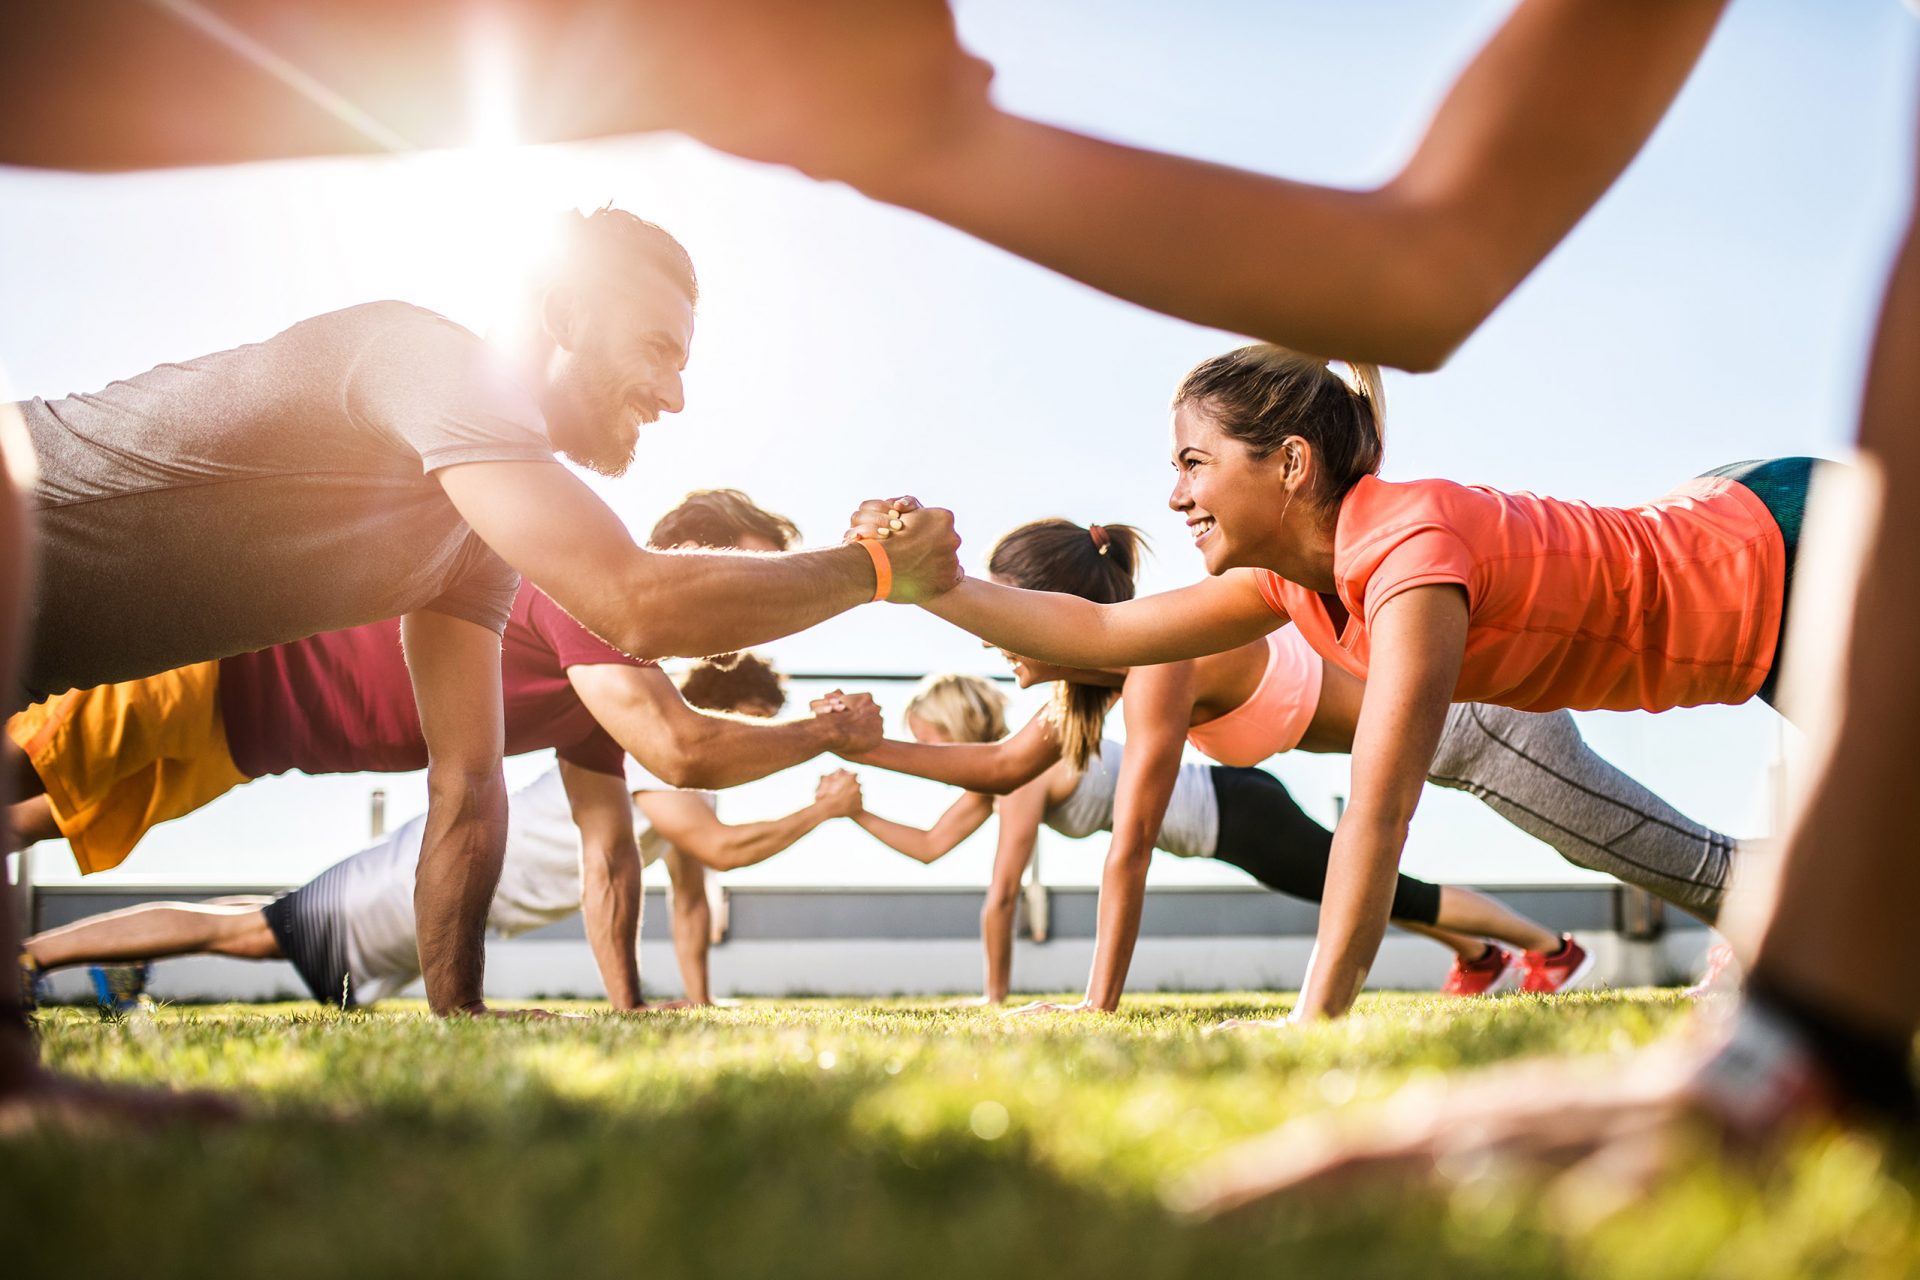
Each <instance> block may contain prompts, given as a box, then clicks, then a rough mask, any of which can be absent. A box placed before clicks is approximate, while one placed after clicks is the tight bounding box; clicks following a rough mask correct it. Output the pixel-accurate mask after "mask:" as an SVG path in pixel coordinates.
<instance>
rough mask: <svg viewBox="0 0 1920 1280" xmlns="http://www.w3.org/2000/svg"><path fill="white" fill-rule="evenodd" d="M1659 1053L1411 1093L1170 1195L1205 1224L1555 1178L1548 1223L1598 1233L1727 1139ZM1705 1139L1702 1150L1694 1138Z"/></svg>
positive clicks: (1316, 1119)
mask: <svg viewBox="0 0 1920 1280" xmlns="http://www.w3.org/2000/svg"><path fill="white" fill-rule="evenodd" d="M1690 1079H1691V1071H1690V1069H1689V1068H1688V1066H1687V1065H1686V1063H1685V1061H1684V1059H1683V1058H1682V1056H1681V1055H1679V1054H1676V1053H1674V1052H1673V1051H1671V1050H1661V1049H1655V1050H1645V1051H1642V1052H1640V1053H1639V1054H1637V1055H1636V1056H1635V1058H1634V1059H1633V1060H1632V1061H1631V1062H1630V1063H1629V1064H1628V1065H1627V1069H1626V1070H1624V1071H1623V1070H1622V1069H1621V1065H1620V1063H1619V1061H1618V1060H1617V1059H1609V1060H1604V1061H1603V1060H1591V1061H1588V1062H1580V1063H1569V1062H1567V1061H1566V1060H1565V1059H1541V1060H1538V1061H1534V1062H1526V1063H1518V1064H1513V1065H1510V1066H1505V1067H1498V1068H1494V1069H1491V1070H1487V1071H1482V1072H1479V1073H1477V1074H1475V1075H1471V1076H1468V1077H1465V1078H1462V1079H1457V1080H1451V1081H1444V1082H1438V1083H1432V1084H1419V1085H1411V1086H1408V1087H1406V1088H1404V1089H1402V1090H1400V1092H1399V1093H1397V1094H1395V1095H1393V1096H1392V1097H1391V1098H1389V1099H1387V1100H1386V1101H1385V1102H1384V1103H1382V1104H1379V1105H1377V1106H1374V1107H1371V1108H1366V1109H1358V1108H1356V1109H1354V1110H1351V1111H1348V1112H1339V1111H1335V1112H1329V1113H1325V1114H1321V1115H1316V1116H1311V1117H1308V1118H1306V1119H1304V1120H1298V1121H1295V1122H1293V1123H1291V1124H1286V1125H1283V1126H1281V1127H1280V1128H1278V1129H1276V1130H1274V1131H1273V1132H1272V1133H1270V1134H1268V1135H1267V1136H1265V1137H1262V1138H1256V1139H1253V1140H1252V1141H1249V1142H1246V1143H1243V1144H1241V1145H1240V1146H1239V1147H1236V1148H1234V1149H1232V1150H1230V1151H1228V1152H1227V1153H1226V1154H1225V1155H1224V1156H1221V1157H1219V1158H1217V1159H1215V1160H1213V1161H1211V1162H1210V1163H1208V1164H1205V1165H1203V1166H1201V1168H1200V1169H1199V1170H1198V1171H1197V1172H1195V1173H1193V1174H1190V1175H1188V1176H1186V1177H1184V1178H1181V1179H1180V1180H1178V1181H1177V1182H1175V1183H1174V1184H1173V1185H1172V1186H1170V1187H1169V1189H1168V1192H1167V1199H1168V1200H1169V1202H1171V1203H1173V1204H1174V1205H1176V1206H1177V1207H1179V1208H1182V1209H1185V1210H1188V1211H1191V1212H1197V1213H1202V1214H1207V1215H1213V1214H1219V1213H1226V1212H1232V1211H1236V1210H1240V1209H1243V1208H1246V1207H1248V1206H1251V1205H1255V1204H1258V1203H1261V1202H1264V1201H1269V1200H1275V1199H1280V1198H1299V1199H1311V1198H1319V1197H1333V1196H1341V1195H1346V1194H1350V1193H1352V1192H1353V1191H1354V1190H1356V1189H1361V1188H1364V1189H1367V1190H1369V1191H1375V1192H1385V1193H1392V1192H1393V1191H1396V1190H1404V1189H1406V1188H1408V1187H1410V1186H1416V1185H1424V1186H1429V1187H1431V1186H1446V1185H1449V1184H1458V1183H1465V1182H1468V1181H1471V1180H1473V1179H1476V1178H1481V1177H1484V1176H1486V1175H1488V1174H1494V1173H1506V1174H1509V1175H1513V1174H1519V1175H1525V1176H1532V1177H1539V1176H1541V1175H1542V1174H1558V1176H1557V1177H1556V1178H1555V1179H1554V1180H1553V1182H1552V1183H1551V1184H1550V1186H1549V1187H1548V1189H1547V1192H1546V1194H1547V1195H1548V1196H1549V1197H1550V1203H1551V1205H1552V1206H1553V1208H1554V1211H1555V1212H1556V1213H1559V1214H1563V1215H1572V1216H1574V1217H1575V1218H1576V1219H1578V1220H1585V1221H1589V1222H1592V1221H1597V1220H1599V1219H1600V1218H1604V1217H1606V1216H1608V1215H1610V1214H1612V1213H1614V1212H1616V1211H1618V1210H1619V1209H1622V1208H1625V1207H1626V1206H1627V1205H1628V1204H1629V1203H1630V1202H1631V1201H1632V1200H1634V1199H1636V1198H1638V1197H1639V1196H1640V1195H1642V1194H1644V1193H1645V1191H1646V1190H1647V1189H1648V1188H1649V1187H1650V1186H1651V1185H1652V1183H1653V1182H1654V1181H1655V1180H1656V1178H1657V1177H1658V1175H1659V1174H1660V1173H1661V1172H1662V1171H1664V1170H1665V1169H1668V1168H1670V1167H1672V1166H1673V1165H1674V1164H1675V1163H1676V1162H1677V1160H1678V1158H1679V1157H1680V1156H1681V1155H1682V1154H1683V1153H1685V1152H1686V1151H1687V1150H1689V1149H1693V1150H1696V1151H1699V1150H1706V1151H1711V1152H1716V1153H1722V1154H1723V1153H1724V1151H1725V1150H1726V1147H1725V1145H1724V1142H1725V1139H1726V1137H1727V1135H1728V1131H1727V1130H1726V1129H1725V1128H1723V1127H1722V1126H1720V1125H1719V1124H1717V1123H1715V1122H1713V1121H1712V1120H1711V1119H1710V1118H1709V1116H1708V1114H1707V1112H1706V1110H1705V1109H1704V1108H1703V1107H1702V1106H1701V1105H1700V1103H1699V1099H1698V1097H1697V1095H1696V1094H1695V1093H1694V1092H1693V1091H1692V1090H1691V1089H1690V1088H1689V1081H1690ZM1707 1135H1715V1136H1717V1137H1718V1139H1719V1140H1720V1141H1718V1142H1714V1143H1712V1144H1709V1143H1707V1142H1706V1141H1705V1140H1704V1139H1705V1138H1706V1137H1707Z"/></svg>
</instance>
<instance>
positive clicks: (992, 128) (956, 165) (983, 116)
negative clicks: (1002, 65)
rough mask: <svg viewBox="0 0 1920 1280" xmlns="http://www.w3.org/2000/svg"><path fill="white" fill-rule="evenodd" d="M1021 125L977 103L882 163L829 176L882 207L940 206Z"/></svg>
mask: <svg viewBox="0 0 1920 1280" xmlns="http://www.w3.org/2000/svg"><path fill="white" fill-rule="evenodd" d="M1023 123H1030V122H1027V121H1022V120H1021V119H1020V118H1019V117H1017V116H1012V115H1009V114H1008V113H1006V112H1004V111H1001V110H1000V109H999V108H997V107H995V106H994V105H993V104H992V103H991V102H983V103H981V104H979V105H978V106H977V107H976V108H975V109H973V110H971V111H966V112H962V113H959V114H957V115H956V116H955V117H954V119H953V120H952V122H951V123H950V124H949V125H948V127H947V128H945V129H943V130H941V131H940V132H939V133H938V134H937V135H934V136H932V137H925V138H921V139H920V140H919V141H918V142H917V143H916V145H915V146H913V147H912V148H910V149H908V150H907V151H905V152H903V153H900V154H896V155H890V156H888V157H887V158H886V160H885V163H876V164H869V165H863V166H860V167H859V168H857V169H855V168H849V169H848V170H847V171H846V172H842V173H840V174H837V175H835V176H836V177H838V178H839V180H840V181H842V182H845V183H846V184H847V185H848V186H850V187H852V188H854V189H855V190H856V191H859V192H860V193H861V194H862V195H865V196H869V197H871V198H873V199H875V200H883V201H885V202H886V203H888V204H898V205H906V206H909V207H919V206H920V205H921V204H922V202H932V203H944V200H945V196H946V194H947V193H949V192H952V191H955V190H963V189H965V188H966V186H967V184H968V181H969V179H970V176H972V175H976V174H977V173H978V172H979V171H980V168H981V166H982V165H983V164H984V163H985V162H986V161H987V160H988V158H989V157H990V156H992V155H993V154H994V153H995V151H996V149H997V147H998V146H999V145H1004V143H1005V142H1006V141H1008V140H1009V136H1010V135H1011V134H1012V133H1013V132H1014V131H1015V130H1017V129H1018V127H1019V126H1020V125H1021V124H1023Z"/></svg>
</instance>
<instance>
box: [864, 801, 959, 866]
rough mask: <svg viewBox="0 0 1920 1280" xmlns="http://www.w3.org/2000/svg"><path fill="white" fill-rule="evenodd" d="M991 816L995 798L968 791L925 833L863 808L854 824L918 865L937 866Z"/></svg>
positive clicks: (925, 830)
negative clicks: (936, 863)
mask: <svg viewBox="0 0 1920 1280" xmlns="http://www.w3.org/2000/svg"><path fill="white" fill-rule="evenodd" d="M992 815H993V797H992V796H986V795H981V794H980V793H979V792H977V791H969V792H967V793H966V794H965V795H963V796H961V797H960V798H959V799H958V800H955V801H954V802H953V803H952V804H950V805H948V806H947V809H946V812H945V813H942V814H941V815H940V816H939V817H938V818H937V819H935V820H934V824H933V825H932V826H931V827H927V828H925V829H922V828H920V827H915V826H909V825H908V824H907V823H904V822H895V821H893V820H892V819H891V818H883V817H881V816H880V815H879V814H876V813H869V812H867V810H866V809H865V808H864V807H863V808H862V809H861V810H860V811H859V812H858V813H856V814H854V815H853V820H854V821H855V822H857V823H859V824H860V829H861V830H863V831H865V832H866V833H867V834H868V835H870V836H872V837H873V838H874V839H875V840H878V841H879V842H880V843H881V844H884V845H886V846H887V848H889V849H892V850H894V851H895V852H896V853H904V854H906V855H907V856H908V857H909V858H912V859H913V860H914V861H915V862H938V861H939V860H940V859H942V858H944V857H946V856H947V855H948V854H950V853H952V852H953V851H954V849H955V848H957V847H958V846H959V844H960V842H961V841H962V840H965V839H966V838H967V837H968V836H970V835H972V834H973V833H974V832H976V831H978V830H979V829H980V828H981V826H982V825H983V824H984V823H985V822H986V820H987V819H988V818H989V817H991V816H992Z"/></svg>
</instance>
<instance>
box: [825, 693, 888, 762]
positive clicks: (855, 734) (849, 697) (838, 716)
mask: <svg viewBox="0 0 1920 1280" xmlns="http://www.w3.org/2000/svg"><path fill="white" fill-rule="evenodd" d="M808 710H809V711H811V712H812V713H813V718H814V719H815V720H817V721H819V722H820V724H821V725H822V726H823V727H824V728H826V729H827V731H828V732H829V733H831V734H832V735H833V737H832V740H831V741H830V742H829V743H828V744H827V750H829V751H831V752H833V753H834V754H835V755H859V754H860V753H861V752H863V751H871V750H873V749H874V748H875V747H877V746H879V745H880V738H881V736H882V734H883V733H884V732H885V729H886V726H885V725H884V723H883V722H882V720H881V716H880V706H879V704H878V703H876V702H875V701H874V700H873V698H872V696H871V695H869V694H864V693H852V694H848V693H842V692H840V690H838V689H835V690H834V691H833V692H832V693H829V694H827V695H826V696H825V697H823V698H815V699H814V700H813V701H812V702H811V703H809V704H808Z"/></svg>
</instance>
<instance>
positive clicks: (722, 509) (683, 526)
mask: <svg viewBox="0 0 1920 1280" xmlns="http://www.w3.org/2000/svg"><path fill="white" fill-rule="evenodd" d="M749 537H754V538H760V539H762V540H763V541H766V542H771V543H772V544H773V545H774V546H776V547H781V548H788V547H792V546H793V545H794V544H795V543H796V542H798V541H800V526H798V525H796V524H795V523H794V522H793V521H791V520H789V519H787V518H786V517H785V516H781V515H775V514H774V513H773V512H771V511H766V510H762V509H761V508H760V507H757V506H755V505H754V504H753V499H751V498H749V497H748V496H747V495H746V494H744V493H742V492H740V491H739V490H738V489H695V490H694V491H693V492H692V493H690V494H688V495H687V496H686V497H685V498H683V499H681V501H680V505H679V506H677V507H675V508H674V509H673V510H671V511H669V512H667V514H665V515H664V516H661V517H660V521H659V523H658V524H656V525H654V526H653V532H652V533H651V534H649V535H647V545H649V546H653V547H683V546H687V545H689V544H691V545H693V546H696V547H737V546H739V545H740V544H741V542H743V541H744V540H746V539H747V538H749Z"/></svg>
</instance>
